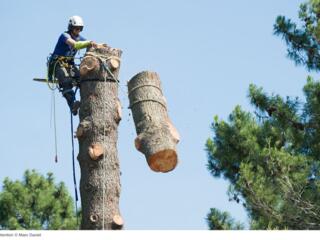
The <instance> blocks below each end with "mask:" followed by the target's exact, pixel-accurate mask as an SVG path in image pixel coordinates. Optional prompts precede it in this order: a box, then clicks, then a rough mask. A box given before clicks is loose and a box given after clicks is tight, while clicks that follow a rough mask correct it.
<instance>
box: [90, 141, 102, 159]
mask: <svg viewBox="0 0 320 240" xmlns="http://www.w3.org/2000/svg"><path fill="white" fill-rule="evenodd" d="M88 152H89V155H90V158H91V159H92V160H98V159H99V158H100V157H101V156H102V155H103V146H102V145H101V144H92V145H91V146H90V147H89V149H88Z"/></svg>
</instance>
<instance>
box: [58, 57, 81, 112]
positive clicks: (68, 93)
mask: <svg viewBox="0 0 320 240" xmlns="http://www.w3.org/2000/svg"><path fill="white" fill-rule="evenodd" d="M54 75H55V78H57V79H58V82H59V87H60V90H61V92H62V95H63V96H64V97H65V99H66V100H67V103H68V105H69V107H70V108H72V105H73V103H74V101H75V99H76V98H75V91H74V90H73V87H74V85H73V81H74V80H75V79H77V78H79V76H80V72H79V69H78V68H77V67H76V66H75V65H70V67H65V66H64V64H61V63H57V64H56V67H55V73H54Z"/></svg>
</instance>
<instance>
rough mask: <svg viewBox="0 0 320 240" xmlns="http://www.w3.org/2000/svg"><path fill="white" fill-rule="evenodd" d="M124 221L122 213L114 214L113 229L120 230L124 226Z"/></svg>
mask: <svg viewBox="0 0 320 240" xmlns="http://www.w3.org/2000/svg"><path fill="white" fill-rule="evenodd" d="M123 225H124V221H123V219H122V217H121V216H120V215H114V216H113V218H112V227H111V228H112V229H113V230H120V229H122V228H123Z"/></svg>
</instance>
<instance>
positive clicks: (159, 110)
mask: <svg viewBox="0 0 320 240" xmlns="http://www.w3.org/2000/svg"><path fill="white" fill-rule="evenodd" d="M128 92H129V100H130V108H131V111H132V116H133V119H134V123H135V126H136V132H137V135H138V136H137V138H136V140H135V146H136V148H137V150H139V151H141V152H142V153H143V154H144V155H145V157H146V159H147V162H148V164H149V166H150V168H151V169H152V170H153V171H156V172H169V171H171V170H173V169H174V168H175V167H176V165H177V162H178V156H177V151H176V144H177V143H178V142H179V133H178V132H177V130H176V129H175V127H174V126H173V124H172V123H171V121H170V119H169V117H168V113H167V104H166V100H165V98H164V96H163V94H162V90H161V82H160V79H159V76H158V74H157V73H154V72H147V71H145V72H141V73H138V74H137V75H135V76H134V77H133V78H132V79H131V80H130V81H129V82H128Z"/></svg>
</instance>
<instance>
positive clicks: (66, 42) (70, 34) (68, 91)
mask: <svg viewBox="0 0 320 240" xmlns="http://www.w3.org/2000/svg"><path fill="white" fill-rule="evenodd" d="M83 26H84V24H83V20H82V18H81V17H79V16H72V17H71V18H70V19H69V24H68V31H66V32H64V33H62V34H61V35H60V37H59V39H58V42H57V44H56V46H55V49H54V51H53V53H52V55H51V56H50V58H49V61H48V78H49V80H54V79H53V78H56V79H57V80H58V83H59V88H60V91H61V92H62V95H63V96H64V97H65V98H66V100H67V103H68V105H69V107H70V110H71V112H72V114H73V115H77V113H78V109H79V107H80V102H79V101H76V99H75V91H74V90H73V86H74V84H73V83H74V82H77V81H78V79H79V77H80V73H79V69H78V68H77V67H76V65H75V62H74V56H75V55H76V53H77V51H78V50H79V49H83V48H87V47H97V44H96V43H95V42H93V41H87V40H86V39H85V38H83V37H82V36H81V35H80V32H81V31H82V30H83Z"/></svg>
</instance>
